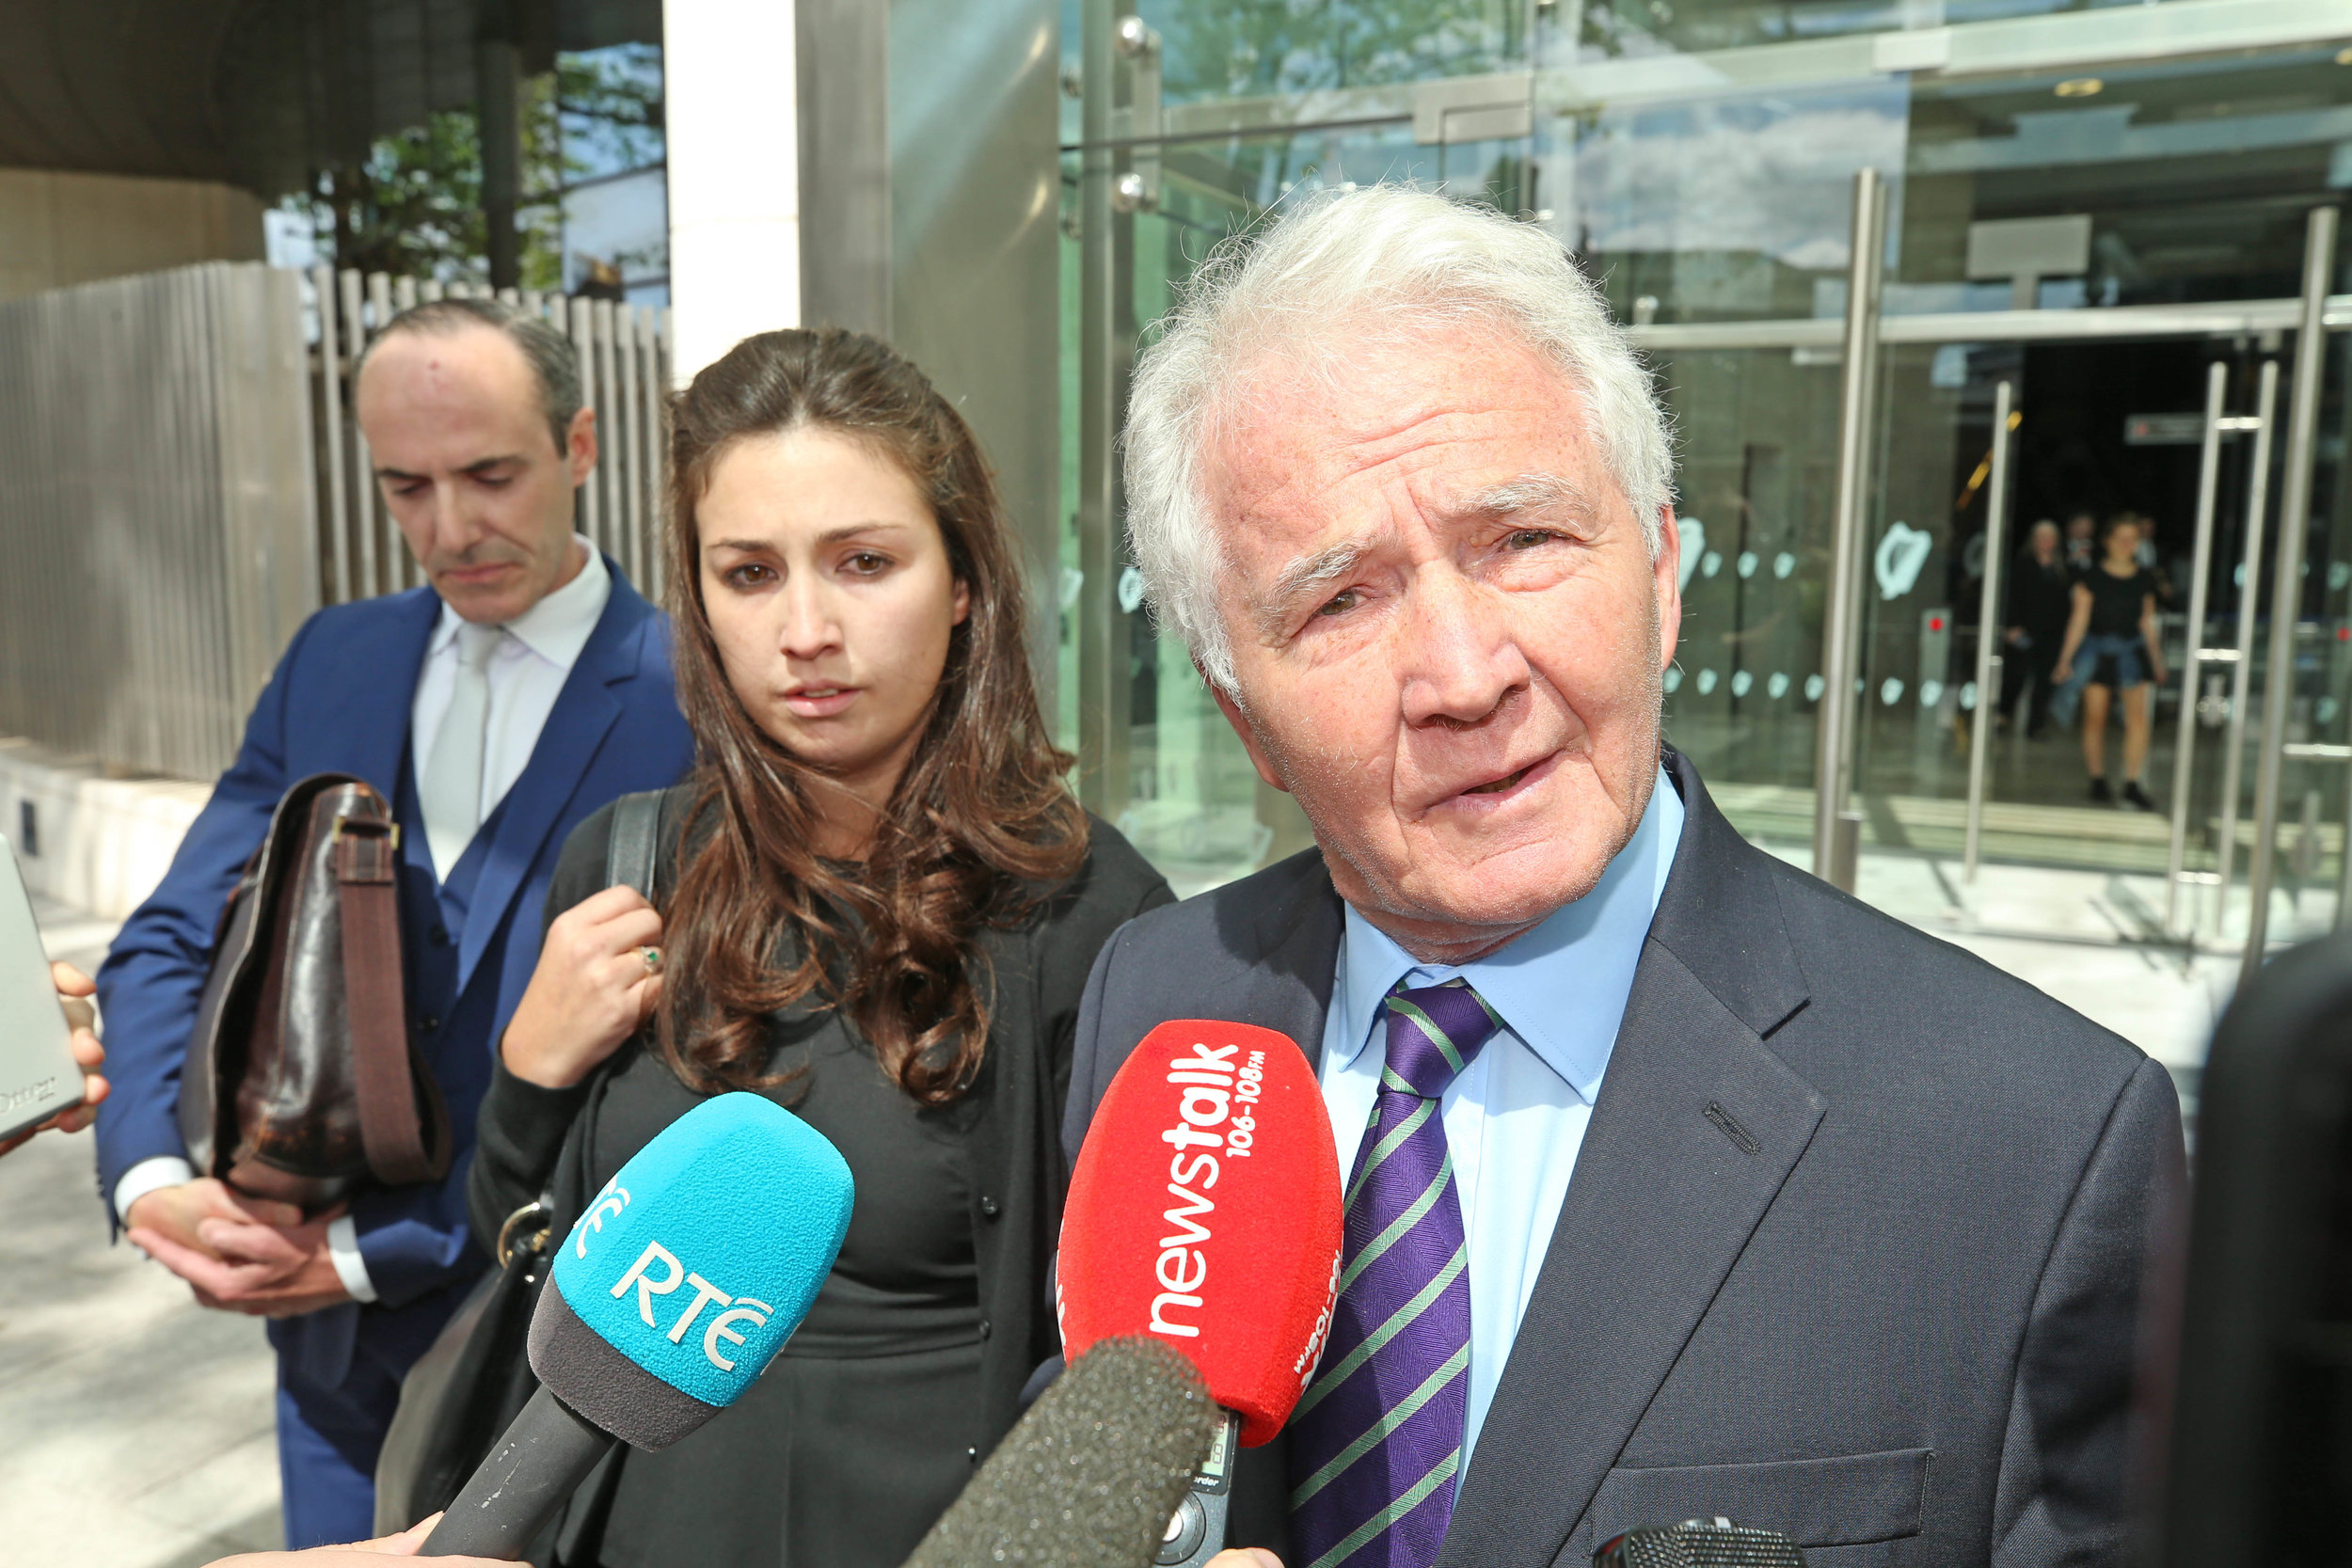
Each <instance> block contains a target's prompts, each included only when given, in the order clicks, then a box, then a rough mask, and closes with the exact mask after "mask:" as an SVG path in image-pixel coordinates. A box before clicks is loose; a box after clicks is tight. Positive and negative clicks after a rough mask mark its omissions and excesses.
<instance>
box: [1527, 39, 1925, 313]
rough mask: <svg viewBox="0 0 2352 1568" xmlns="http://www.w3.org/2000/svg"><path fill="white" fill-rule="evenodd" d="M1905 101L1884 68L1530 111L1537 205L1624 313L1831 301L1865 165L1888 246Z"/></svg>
mask: <svg viewBox="0 0 2352 1568" xmlns="http://www.w3.org/2000/svg"><path fill="white" fill-rule="evenodd" d="M1910 103H1911V97H1910V91H1909V88H1908V87H1907V85H1906V83H1905V80H1904V78H1902V77H1899V76H1895V77H1881V78H1875V79H1869V80H1865V81H1860V82H1848V83H1839V84H1836V85H1833V86H1828V87H1801V88H1795V89H1788V88H1779V89H1774V90H1772V91H1769V92H1758V93H1724V94H1714V95H1709V96H1708V97H1705V98H1696V99H1681V100H1635V101H1633V102H1631V103H1625V104H1623V105H1607V106H1603V107H1598V108H1584V109H1567V110H1562V111H1558V112H1554V113H1549V114H1544V115H1540V116H1539V117H1538V121H1537V123H1538V125H1539V127H1540V128H1541V130H1542V133H1543V137H1544V139H1543V142H1542V144H1541V147H1540V150H1539V156H1540V157H1541V158H1542V160H1543V167H1544V171H1545V175H1546V179H1545V181H1544V184H1543V189H1542V192H1541V196H1542V205H1543V207H1544V209H1545V211H1546V212H1548V213H1549V214H1550V216H1549V222H1550V224H1551V226H1552V230H1553V231H1554V232H1555V233H1557V234H1558V235H1559V236H1560V239H1561V242H1562V243H1563V244H1565V245H1567V246H1568V247H1569V248H1570V249H1571V250H1573V251H1575V252H1576V253H1577V254H1578V256H1579V257H1580V258H1581V260H1582V261H1583V262H1584V264H1585V268H1586V271H1587V273H1588V275H1589V276H1591V277H1596V278H1598V279H1600V280H1601V286H1602V287H1603V289H1605V290H1606V291H1607V293H1608V294H1609V299H1610V303H1611V304H1612V305H1613V306H1614V307H1615V308H1616V310H1617V314H1618V316H1619V318H1620V319H1621V320H1627V321H1636V322H1642V323H1644V324H1647V323H1650V322H1700V321H1735V320H1736V321H1752V320H1778V319H1786V318H1789V317H1809V316H1836V315H1839V314H1842V313H1843V311H1844V309H1845V291H1846V268H1847V266H1848V265H1849V254H1850V252H1849V241H1850V231H1851V226H1852V203H1853V177H1854V175H1855V174H1856V173H1857V172H1859V171H1860V170H1862V169H1865V168H1875V169H1877V170H1878V171H1879V172H1880V174H1882V175H1883V176H1884V177H1885V180H1886V183H1887V202H1888V212H1889V213H1890V214H1894V216H1892V217H1890V220H1889V223H1888V232H1889V236H1890V238H1889V259H1890V261H1892V259H1893V257H1894V255H1895V254H1896V253H1897V246H1896V241H1897V238H1898V237H1899V234H1900V222H1899V214H1901V212H1902V181H1903V166H1904V164H1903V160H1904V147H1905V140H1906V136H1907V135H1908V128H1909V114H1910ZM1890 276H1891V269H1890Z"/></svg>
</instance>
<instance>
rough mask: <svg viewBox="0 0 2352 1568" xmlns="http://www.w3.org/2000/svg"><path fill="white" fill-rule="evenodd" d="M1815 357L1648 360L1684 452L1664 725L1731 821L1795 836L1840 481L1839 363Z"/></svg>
mask: <svg viewBox="0 0 2352 1568" xmlns="http://www.w3.org/2000/svg"><path fill="white" fill-rule="evenodd" d="M1822 358H1823V356H1819V355H1804V354H1793V355H1792V354H1791V353H1790V352H1789V351H1788V350H1787V349H1753V350H1745V351H1739V352H1694V353H1688V354H1680V355H1676V356H1671V357H1663V356H1661V357H1660V358H1659V359H1658V360H1657V361H1656V366H1657V372H1658V385H1659V389H1660V392H1661V395H1662V396H1663V398H1664V400H1665V403H1666V406H1667V409H1668V411H1669V413H1670V414H1671V415H1672V416H1673V419H1674V422H1675V428H1676V430H1677V432H1678V435H1679V439H1680V443H1681V449H1682V450H1681V459H1682V460H1681V465H1680V470H1679V474H1678V484H1679V495H1678V498H1677V503H1676V510H1677V515H1678V516H1679V518H1680V522H1681V528H1682V572H1683V578H1682V633H1681V641H1680V644H1679V647H1678V649H1677V657H1676V661H1675V665H1674V667H1673V668H1672V669H1671V670H1669V671H1668V672H1667V673H1666V692H1667V695H1666V737H1667V739H1668V741H1669V742H1670V743H1672V744H1673V745H1674V746H1676V747H1677V748H1678V749H1679V750H1680V751H1682V752H1684V754H1686V755H1688V756H1689V757H1690V758H1691V760H1692V762H1694V763H1695V764H1697V765H1698V768H1699V771H1700V772H1701V774H1703V775H1704V776H1705V778H1706V779H1707V784H1708V789H1709V790H1710V791H1711V792H1712V793H1713V794H1714V796H1715V799H1716V801H1717V803H1718V804H1720V805H1721V806H1722V807H1723V809H1724V815H1725V816H1728V817H1730V819H1731V820H1732V822H1733V823H1734V824H1735V825H1736V826H1737V827H1739V829H1740V831H1741V832H1744V833H1746V834H1747V835H1748V836H1749V837H1751V838H1754V839H1757V840H1759V841H1764V842H1769V843H1772V844H1773V845H1774V846H1775V847H1779V846H1788V847H1792V848H1793V847H1803V846H1807V845H1809V844H1810V843H1811V841H1812V835H1813V829H1812V820H1813V749H1814V727H1815V716H1816V714H1817V712H1818V710H1819V707H1820V698H1821V677H1820V657H1821V614H1822V597H1823V589H1824V587H1825V585H1826V582H1827V578H1828V571H1829V548H1830V516H1831V511H1832V506H1833V502H1834V499H1835V494H1836V450H1837V412H1838V401H1837V400H1838V388H1837V367H1836V363H1835V362H1834V360H1833V361H1831V362H1829V363H1823V362H1821V361H1822Z"/></svg>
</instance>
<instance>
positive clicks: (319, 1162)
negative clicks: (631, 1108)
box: [180, 773, 450, 1210]
mask: <svg viewBox="0 0 2352 1568" xmlns="http://www.w3.org/2000/svg"><path fill="white" fill-rule="evenodd" d="M399 859H400V827H399V825H398V824H397V823H396V822H394V821H393V820H392V812H391V807H390V806H389V803H387V802H386V800H385V799H384V797H383V796H382V795H380V794H378V793H377V792H376V791H375V789H374V788H373V786H372V785H370V784H367V783H366V782H365V781H364V780H360V779H355V778H352V777H350V776H348V775H346V774H341V773H320V774H317V775H314V776H313V777H310V778H308V779H305V780H303V781H302V782H301V783H300V784H295V785H294V787H293V788H292V789H289V790H288V791H286V794H285V796H284V798H283V799H282V800H279V801H278V808H277V810H276V811H275V812H273V813H272V814H271V816H270V822H269V832H268V833H267V834H265V835H264V836H263V838H262V846H261V847H260V848H258V849H256V850H255V851H254V852H253V858H252V859H251V860H250V861H248V862H247V863H246V868H245V874H244V876H243V877H241V878H240V879H238V881H237V886H236V888H235V890H234V891H233V892H231V893H230V895H229V906H228V908H227V909H226V910H225V911H223V913H222V916H221V927H220V935H219V938H218V940H217V941H216V942H215V943H214V947H213V967H212V972H211V974H208V975H207V976H206V977H205V981H204V994H203V999H202V1001H201V1002H199V1004H198V1006H197V1022H196V1033H195V1035H194V1037H192V1038H191V1039H190V1041H189V1045H188V1062H187V1068H186V1070H185V1071H184V1072H183V1075H182V1077H181V1081H180V1132H181V1134H182V1136H183V1138H184V1139H185V1140H186V1142H187V1146H188V1160H189V1163H190V1164H193V1165H194V1166H195V1167H196V1172H197V1174H198V1175H199V1176H215V1177H218V1178H219V1179H220V1180H224V1181H226V1182H228V1183H229V1184H230V1186H233V1187H236V1188H238V1189H239V1190H240V1191H243V1192H246V1193H250V1194H252V1195H253V1196H256V1197H270V1198H278V1199H281V1200H283V1201H286V1202H289V1203H298V1204H300V1205H302V1207H303V1208H305V1209H306V1210H318V1209H323V1208H326V1206H328V1205H330V1204H334V1203H338V1202H341V1201H342V1200H343V1199H344V1198H346V1197H348V1196H351V1195H352V1194H353V1193H354V1192H355V1191H357V1190H358V1188H359V1187H360V1186H362V1185H363V1184H365V1183H367V1182H369V1181H370V1180H373V1181H374V1182H376V1183H379V1184H382V1185H386V1186H400V1185H405V1184H407V1183H412V1182H419V1181H435V1180H439V1179H440V1178H441V1177H442V1176H444V1175H446V1174H447V1173H448V1170H449V1162H450V1131H449V1113H448V1109H447V1107H445V1106H444V1105H443V1104H442V1101H441V1093H440V1088H439V1086H438V1085H436V1084H435V1083H434V1081H433V1077H432V1074H431V1073H430V1072H429V1071H427V1070H426V1069H425V1066H424V1063H423V1062H422V1060H421V1058H419V1056H418V1055H417V1054H416V1053H415V1051H414V1050H413V1048H412V1047H411V1046H410V1044H409V1040H408V1021H407V1020H408V1008H407V995H406V990H407V988H406V985H405V981H404V979H403V970H402V967H401V952H400V903H399V895H398V887H399V883H398V881H397V878H398V874H399Z"/></svg>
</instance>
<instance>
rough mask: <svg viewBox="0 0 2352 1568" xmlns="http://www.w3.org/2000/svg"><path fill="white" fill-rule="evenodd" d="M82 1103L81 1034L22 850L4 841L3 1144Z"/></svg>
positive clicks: (0, 970)
mask: <svg viewBox="0 0 2352 1568" xmlns="http://www.w3.org/2000/svg"><path fill="white" fill-rule="evenodd" d="M80 1103H82V1069H81V1068H80V1067H79V1066H77V1065H76V1064H75V1062H74V1060H73V1031H72V1029H71V1028H70V1027H69V1026H68V1025H67V1023H66V1019H65V1008H64V1006H62V1005H61V1004H60V1003H59V1002H58V1000H57V988H56V986H55V985H54V984H52V983H51V981H50V978H49V955H48V953H47V951H46V950H45V949H44V948H43V947H42V946H41V944H40V927H38V926H36V925H34V924H33V897H32V895H31V894H29V893H27V892H26V891H25V890H24V874H23V873H22V872H21V871H19V870H18V869H17V863H16V850H15V848H14V847H11V846H10V845H9V843H8V840H7V839H5V838H0V1141H5V1140H7V1139H8V1138H12V1137H14V1136H16V1134H18V1133H19V1132H24V1131H25V1130H26V1129H27V1128H30V1127H35V1126H38V1125H39V1124H40V1123H41V1122H44V1121H47V1120H48V1119H49V1118H50V1117H54V1116H56V1114H57V1113H58V1112H59V1111H67V1110H72V1108H73V1107H74V1106H76V1105H79V1104H80Z"/></svg>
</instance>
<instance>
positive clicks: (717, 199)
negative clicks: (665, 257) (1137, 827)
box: [661, 0, 801, 386]
mask: <svg viewBox="0 0 2352 1568" xmlns="http://www.w3.org/2000/svg"><path fill="white" fill-rule="evenodd" d="M795 10H796V6H795V4H794V3H793V0H663V4H662V8H661V14H662V32H663V39H662V71H663V74H664V77H665V82H664V92H663V97H664V99H665V101H666V106H667V113H668V137H669V149H668V159H669V180H670V299H671V312H672V317H671V319H672V324H673V331H674V333H675V349H674V355H673V361H672V362H673V365H674V367H675V374H676V378H677V381H678V384H679V385H680V386H683V385H685V383H686V382H688V381H690V380H691V379H692V377H693V374H694V372H696V371H698V370H701V369H702V368H703V367H704V366H705V365H707V364H709V363H710V362H711V361H712V360H714V359H716V358H718V357H719V356H721V355H723V354H724V353H725V352H726V351H727V350H728V349H729V348H731V347H733V346H734V345H735V344H736V343H737V342H738V341H739V340H741V339H743V338H745V337H747V336H749V335H750V334H752V333H754V332H765V331H769V330H771V329H773V328H775V327H779V326H794V325H799V323H800V320H801V181H800V133H799V128H798V125H797V122H796V121H797V106H798V93H797V92H796V90H795V86H794V72H795V64H794V61H795V54H794V48H793V30H794V25H795V18H794V12H795Z"/></svg>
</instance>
